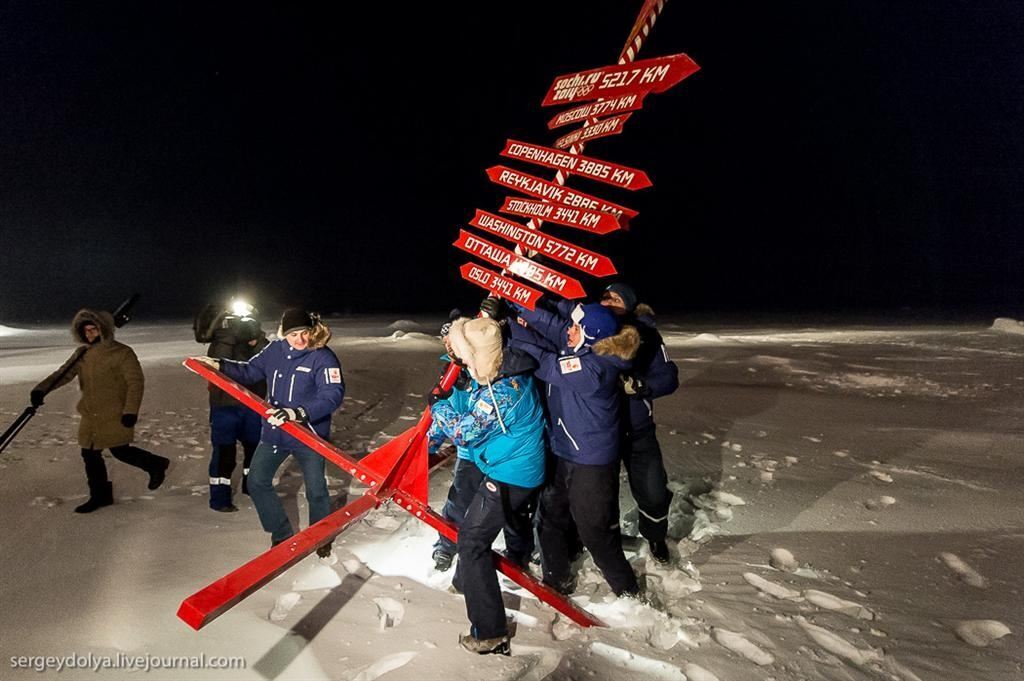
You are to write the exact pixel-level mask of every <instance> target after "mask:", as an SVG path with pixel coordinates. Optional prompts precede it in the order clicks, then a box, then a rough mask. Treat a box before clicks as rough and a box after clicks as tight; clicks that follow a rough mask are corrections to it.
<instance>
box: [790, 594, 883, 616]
mask: <svg viewBox="0 0 1024 681" xmlns="http://www.w3.org/2000/svg"><path fill="white" fill-rule="evenodd" d="M803 597H804V598H806V599H807V602H808V603H813V604H814V605H816V606H818V607H819V608H824V609H825V610H834V611H835V612H839V613H842V614H844V615H849V616H850V617H857V618H859V619H862V620H873V619H875V613H873V612H871V611H870V610H868V609H867V608H865V607H864V606H863V605H861V604H860V603H854V602H853V601H847V600H844V599H842V598H840V597H839V596H833V595H832V594H830V593H826V592H825V591H817V590H816V589H806V590H805V591H804V592H803Z"/></svg>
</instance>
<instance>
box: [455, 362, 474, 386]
mask: <svg viewBox="0 0 1024 681" xmlns="http://www.w3.org/2000/svg"><path fill="white" fill-rule="evenodd" d="M472 385H473V377H472V376H470V375H469V369H467V368H466V367H462V371H460V372H459V377H458V378H456V379H455V383H452V388H454V389H455V390H469V389H470V387H471V386H472Z"/></svg>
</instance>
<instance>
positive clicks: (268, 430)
mask: <svg viewBox="0 0 1024 681" xmlns="http://www.w3.org/2000/svg"><path fill="white" fill-rule="evenodd" d="M220 370H221V372H223V373H224V374H225V375H227V376H228V377H229V378H232V379H234V380H236V381H238V382H239V383H243V384H251V383H256V382H257V381H266V382H267V398H266V399H267V402H269V403H270V404H271V405H272V406H275V407H302V408H303V409H305V410H306V414H307V415H308V417H309V426H310V427H311V428H312V429H313V431H314V432H315V433H316V434H317V435H319V436H320V437H322V438H324V439H325V440H327V439H329V438H330V436H331V414H332V413H334V411H335V410H337V409H338V407H340V406H341V401H342V399H343V398H344V397H345V379H344V377H343V376H342V374H341V362H339V361H338V356H337V355H335V354H334V351H333V350H331V349H330V348H328V347H326V346H322V347H315V348H314V347H307V348H306V349H304V350H294V349H292V347H291V346H290V345H288V341H286V340H284V339H283V338H282V339H280V340H276V341H273V342H272V343H270V344H269V345H268V346H267V347H265V348H264V349H263V352H261V353H260V354H258V355H256V356H255V357H253V358H252V359H250V360H249V361H248V362H235V361H232V360H226V359H225V360H221V362H220ZM260 442H262V443H264V444H268V445H275V446H278V447H286V448H291V447H296V446H302V447H304V446H305V445H303V444H302V443H301V442H299V441H298V440H296V439H295V438H293V437H292V436H291V435H288V434H287V433H285V432H284V431H282V430H281V429H280V428H277V427H275V426H272V425H270V424H269V423H267V422H266V421H264V422H263V432H262V434H261V437H260Z"/></svg>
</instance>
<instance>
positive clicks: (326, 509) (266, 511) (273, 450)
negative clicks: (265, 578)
mask: <svg viewBox="0 0 1024 681" xmlns="http://www.w3.org/2000/svg"><path fill="white" fill-rule="evenodd" d="M289 456H293V457H295V460H296V461H297V462H298V463H299V467H300V468H301V469H302V479H303V480H304V481H305V483H306V502H307V503H308V504H309V524H310V525H312V524H314V523H316V522H318V521H320V520H323V519H324V518H326V517H327V515H328V514H329V513H330V512H331V495H330V493H329V492H328V491H327V478H326V476H325V473H324V470H325V469H324V464H325V459H324V457H322V456H320V455H319V454H317V453H316V452H314V451H313V450H312V449H310V448H309V447H306V446H304V445H295V446H293V447H277V446H275V445H268V444H265V443H262V442H261V443H260V445H259V446H258V447H257V448H256V453H255V454H254V455H253V457H252V467H251V468H250V469H249V496H250V497H252V503H253V505H254V506H256V513H257V514H258V515H259V517H260V524H262V525H263V529H264V530H266V531H267V532H269V533H270V541H271V542H272V543H274V544H278V543H280V542H283V541H284V540H285V539H287V538H288V537H290V536H292V535H293V534H294V531H293V529H292V523H291V521H290V520H288V515H287V514H286V513H285V512H284V506H283V505H282V504H281V500H280V499H279V498H278V496H277V491H276V490H275V489H274V474H275V473H277V469H278V468H280V467H281V464H282V463H284V460H285V459H287V458H288V457H289Z"/></svg>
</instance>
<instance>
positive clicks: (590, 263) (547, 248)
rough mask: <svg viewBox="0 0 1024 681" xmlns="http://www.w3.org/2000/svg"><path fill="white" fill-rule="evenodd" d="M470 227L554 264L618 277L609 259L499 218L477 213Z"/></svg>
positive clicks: (489, 214) (594, 273)
mask: <svg viewBox="0 0 1024 681" xmlns="http://www.w3.org/2000/svg"><path fill="white" fill-rule="evenodd" d="M469 224H470V225H472V226H473V227H477V228H479V229H484V230H487V231H488V232H490V233H491V234H496V235H497V236H500V237H501V238H503V239H508V240H509V241H514V242H516V243H517V244H519V245H520V246H523V247H524V248H528V249H530V250H533V251H537V252H538V253H540V254H541V255H544V256H547V257H549V258H551V259H552V260H558V261H559V262H563V263H565V264H566V265H568V266H569V267H575V268H576V269H578V270H582V271H584V272H586V273H587V274H591V275H593V276H595V277H608V276H611V275H613V274H615V265H614V264H612V261H611V260H610V259H608V258H607V257H605V256H603V255H599V254H597V253H594V252H593V251H588V250H587V249H585V248H582V247H580V246H576V245H574V244H571V243H569V242H568V241H563V240H562V239H557V238H555V237H553V236H551V235H549V234H541V233H540V232H539V231H537V230H534V229H530V228H529V227H526V226H525V225H520V224H518V223H515V222H512V221H511V220H508V219H506V218H503V217H501V216H500V215H495V214H494V213H488V212H487V211H485V210H479V209H478V210H477V211H476V215H474V216H473V219H472V220H470V221H469Z"/></svg>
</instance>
